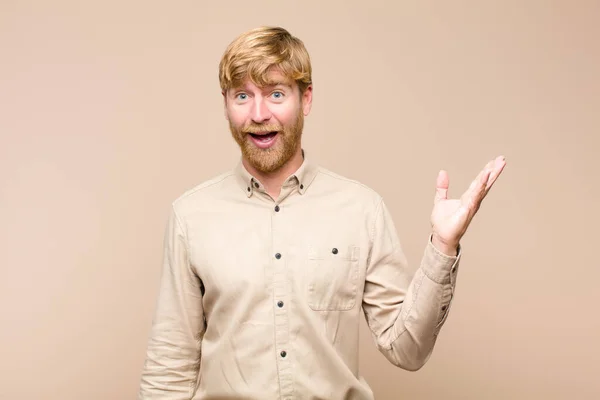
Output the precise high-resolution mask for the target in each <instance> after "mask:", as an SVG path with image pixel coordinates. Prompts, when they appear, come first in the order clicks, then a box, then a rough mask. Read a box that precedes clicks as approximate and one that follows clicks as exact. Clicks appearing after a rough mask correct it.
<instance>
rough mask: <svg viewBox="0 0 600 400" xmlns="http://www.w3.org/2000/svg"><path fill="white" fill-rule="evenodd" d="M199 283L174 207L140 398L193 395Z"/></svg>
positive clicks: (200, 323)
mask: <svg viewBox="0 0 600 400" xmlns="http://www.w3.org/2000/svg"><path fill="white" fill-rule="evenodd" d="M201 288H202V285H201V281H200V279H199V278H198V276H197V275H196V274H195V273H194V270H193V268H192V266H191V265H190V258H189V251H188V245H187V238H186V235H185V230H184V229H183V227H182V224H181V221H180V220H179V218H178V217H177V215H176V213H175V211H174V209H173V208H172V209H171V213H170V215H169V219H168V223H167V227H166V231H165V235H164V256H163V267H162V275H161V278H160V285H159V293H158V301H157V305H156V309H155V314H154V318H153V321H152V328H151V331H150V335H149V339H148V345H147V350H146V359H145V363H144V367H143V370H142V377H141V384H140V389H139V392H138V399H139V400H150V399H165V398H168V399H171V400H178V399H181V400H183V399H190V398H191V397H192V395H193V392H194V390H195V387H196V383H197V379H198V371H199V367H200V349H201V346H200V345H201V340H202V335H203V332H204V326H205V325H204V312H203V308H202V290H201Z"/></svg>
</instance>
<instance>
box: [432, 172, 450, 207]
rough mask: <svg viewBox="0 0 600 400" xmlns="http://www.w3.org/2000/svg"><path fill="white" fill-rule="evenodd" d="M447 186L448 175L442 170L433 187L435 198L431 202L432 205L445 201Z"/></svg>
mask: <svg viewBox="0 0 600 400" xmlns="http://www.w3.org/2000/svg"><path fill="white" fill-rule="evenodd" d="M448 185H449V179H448V173H447V172H446V171H444V170H441V171H440V172H439V173H438V176H437V181H436V185H435V197H434V200H433V202H434V204H436V203H437V202H439V201H440V200H446V199H447V198H448Z"/></svg>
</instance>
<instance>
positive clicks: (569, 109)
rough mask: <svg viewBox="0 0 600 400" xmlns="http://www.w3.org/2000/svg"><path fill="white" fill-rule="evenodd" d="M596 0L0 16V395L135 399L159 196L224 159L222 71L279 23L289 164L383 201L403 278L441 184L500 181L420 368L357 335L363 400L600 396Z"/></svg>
mask: <svg viewBox="0 0 600 400" xmlns="http://www.w3.org/2000/svg"><path fill="white" fill-rule="evenodd" d="M598 17H600V4H599V3H598V2H593V1H566V0H565V1H499V0H498V1H487V2H482V1H470V2H469V1H454V2H446V1H437V2H416V1H411V2H407V1H405V2H391V1H381V0H369V1H366V2H362V1H361V2H358V1H355V2H349V1H327V2H325V1H323V2H320V1H303V2H288V1H271V2H269V1H254V2H230V1H228V2H221V3H219V2H216V1H214V2H213V1H210V2H209V1H175V2H167V1H97V2H83V1H75V0H73V1H64V0H55V1H37V2H29V1H6V0H4V1H2V3H0V49H1V53H0V138H1V143H0V221H1V222H0V235H1V236H0V246H1V248H0V266H1V275H0V318H1V320H0V324H1V325H0V328H1V329H0V398H2V399H7V400H8V399H10V400H21V399H36V400H37V399H44V400H59V399H60V400H71V399H78V400H79V399H86V400H96V399H98V400H106V399H123V400H125V399H132V398H135V395H136V392H137V389H138V384H139V377H140V371H141V368H142V364H143V360H144V356H145V347H146V339H147V335H148V333H149V329H150V324H151V318H152V313H153V310H154V306H155V301H156V296H157V290H158V279H159V271H160V267H161V259H162V258H161V257H162V235H163V229H164V226H165V223H166V217H167V211H168V208H169V204H170V202H171V201H172V200H173V199H175V198H176V197H177V196H179V195H180V194H181V193H182V192H183V191H185V190H187V189H189V188H190V187H192V186H195V185H196V184H198V183H200V182H201V181H203V180H205V179H208V178H210V177H212V176H214V175H215V174H218V173H221V172H223V171H224V170H227V169H229V168H231V167H232V166H233V165H234V163H236V162H237V160H238V157H239V150H238V147H237V145H236V144H235V142H234V141H233V139H232V138H231V137H230V134H229V130H228V127H227V124H226V121H225V119H224V116H223V106H222V98H221V95H220V93H219V86H218V78H217V69H218V62H219V59H220V57H221V54H222V52H223V51H224V49H225V47H226V46H227V44H228V43H229V42H230V41H231V40H232V39H233V38H234V37H235V36H237V35H238V34H239V33H241V32H243V31H245V30H247V29H250V28H254V27H256V26H259V25H280V26H283V27H285V28H287V29H289V30H290V32H291V33H292V34H294V35H297V36H298V37H300V38H301V39H302V40H303V41H304V42H305V44H306V46H307V48H308V50H309V52H310V54H311V57H312V61H313V68H314V103H313V110H312V113H311V114H310V116H309V117H308V119H307V121H306V127H305V134H304V142H303V145H304V148H305V149H306V150H307V154H309V155H310V157H312V158H314V159H316V160H317V161H318V162H320V163H321V164H322V165H324V166H325V167H327V168H331V169H333V170H334V171H336V172H338V173H341V174H343V175H346V176H348V177H351V178H354V179H358V180H360V181H362V182H363V183H365V184H367V185H369V186H371V187H372V188H374V189H375V190H377V191H378V192H379V193H381V194H382V195H383V196H384V198H386V199H387V200H386V201H387V204H389V207H390V209H391V212H392V214H393V217H394V218H395V221H396V224H397V228H398V232H399V234H400V237H401V240H402V242H403V245H404V248H405V249H406V252H407V255H408V257H409V260H410V261H411V263H412V265H413V267H415V268H416V264H417V263H418V261H419V260H420V257H421V255H422V252H423V245H424V243H425V238H426V236H427V234H428V233H429V214H430V212H431V208H432V201H433V196H434V191H435V178H436V175H437V172H438V170H439V169H442V168H444V169H447V170H448V172H449V176H450V195H451V196H452V197H457V196H460V194H461V193H462V192H463V191H464V190H465V189H466V188H467V186H468V184H469V182H470V181H471V179H473V177H474V176H475V175H476V174H477V173H478V172H479V170H480V169H481V168H482V167H483V166H484V164H485V163H486V162H487V161H488V160H489V159H491V158H493V157H495V156H496V155H501V154H502V155H505V156H506V158H507V163H508V164H507V167H506V169H505V171H504V173H503V174H502V176H501V177H500V179H499V180H498V181H497V182H496V185H495V186H494V188H493V189H492V191H491V192H490V194H489V195H488V197H487V198H486V199H485V201H484V204H483V206H482V208H481V209H480V211H479V213H478V215H477V216H476V218H475V220H474V221H473V223H472V225H471V227H470V228H469V231H468V232H467V235H466V236H465V237H464V239H463V250H464V258H463V260H462V264H461V270H460V274H459V276H458V278H459V280H458V286H457V291H456V297H455V301H454V303H453V307H452V311H451V314H450V317H449V319H448V320H447V322H446V325H445V327H444V328H443V331H442V333H441V336H440V338H439V341H438V343H437V346H436V348H435V351H434V353H433V355H432V357H431V359H430V360H429V362H428V363H427V364H426V366H425V367H424V368H423V369H421V370H420V371H418V372H416V373H411V372H406V371H403V370H400V369H397V368H395V367H393V366H392V365H391V364H389V363H388V362H387V361H386V360H385V358H384V357H383V356H382V355H380V354H379V353H378V352H377V350H376V349H375V347H374V344H373V342H372V340H371V338H370V335H369V334H368V332H367V330H366V324H365V323H364V321H363V324H362V327H361V335H362V336H361V348H360V356H361V367H362V371H361V372H362V373H363V374H364V376H365V377H366V378H367V380H368V381H369V383H370V384H371V386H372V387H373V389H374V391H375V394H376V396H377V398H378V399H484V398H485V399H592V398H599V397H600V384H599V383H598V377H597V375H598V372H599V367H598V365H599V364H600V345H599V344H598V339H599V338H600V318H599V317H598V303H599V300H600V295H599V294H598V290H597V287H598V284H599V282H600V268H599V267H600V265H599V264H600V263H599V262H598V256H597V253H598V247H597V246H598V240H599V239H600V235H599V234H598V230H599V226H600V224H599V223H600V221H599V218H598V214H599V213H598V198H600V185H599V182H600V180H599V178H598V175H599V173H598V163H597V161H596V160H595V159H594V158H595V156H594V155H595V153H596V152H597V151H598V150H599V149H600V139H599V137H598V133H599V129H600V117H599V114H600V78H599V75H598V72H599V71H600V51H599V50H600V46H599V38H600V24H598Z"/></svg>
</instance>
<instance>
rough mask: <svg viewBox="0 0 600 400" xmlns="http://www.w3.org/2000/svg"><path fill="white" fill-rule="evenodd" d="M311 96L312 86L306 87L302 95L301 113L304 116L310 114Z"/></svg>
mask: <svg viewBox="0 0 600 400" xmlns="http://www.w3.org/2000/svg"><path fill="white" fill-rule="evenodd" d="M312 94H313V86H312V84H311V85H308V87H307V88H306V89H305V90H304V93H302V111H303V112H304V115H305V116H307V115H308V114H309V113H310V110H311V108H312Z"/></svg>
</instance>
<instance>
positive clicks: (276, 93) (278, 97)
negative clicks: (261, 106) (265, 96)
mask: <svg viewBox="0 0 600 400" xmlns="http://www.w3.org/2000/svg"><path fill="white" fill-rule="evenodd" d="M273 97H275V98H276V99H281V98H282V97H283V93H281V92H273Z"/></svg>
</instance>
